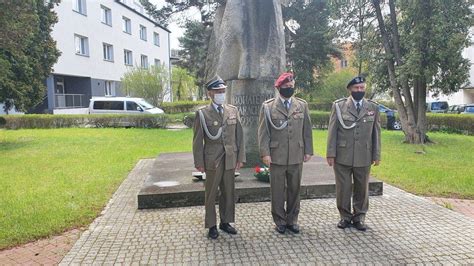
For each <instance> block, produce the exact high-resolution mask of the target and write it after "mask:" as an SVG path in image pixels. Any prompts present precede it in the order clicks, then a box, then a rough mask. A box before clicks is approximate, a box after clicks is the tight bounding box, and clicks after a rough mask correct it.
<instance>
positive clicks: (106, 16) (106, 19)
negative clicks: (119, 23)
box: [100, 6, 112, 26]
mask: <svg viewBox="0 0 474 266" xmlns="http://www.w3.org/2000/svg"><path fill="white" fill-rule="evenodd" d="M100 10H101V11H100V12H101V14H102V17H101V19H102V23H104V24H107V25H109V26H112V10H110V8H108V7H105V6H100Z"/></svg>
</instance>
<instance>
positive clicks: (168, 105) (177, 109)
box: [160, 101, 209, 114]
mask: <svg viewBox="0 0 474 266" xmlns="http://www.w3.org/2000/svg"><path fill="white" fill-rule="evenodd" d="M208 104H209V101H179V102H163V103H162V104H161V106H160V108H161V109H163V111H165V113H166V114H177V113H189V112H194V111H196V110H197V109H198V108H199V107H201V106H204V105H208Z"/></svg>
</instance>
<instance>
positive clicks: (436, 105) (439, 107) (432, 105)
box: [426, 101, 449, 113]
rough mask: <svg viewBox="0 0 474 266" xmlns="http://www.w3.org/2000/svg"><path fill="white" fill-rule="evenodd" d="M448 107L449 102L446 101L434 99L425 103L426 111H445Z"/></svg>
mask: <svg viewBox="0 0 474 266" xmlns="http://www.w3.org/2000/svg"><path fill="white" fill-rule="evenodd" d="M448 109H449V104H448V102H446V101H436V102H428V103H426V111H427V112H431V113H446V112H447V111H448Z"/></svg>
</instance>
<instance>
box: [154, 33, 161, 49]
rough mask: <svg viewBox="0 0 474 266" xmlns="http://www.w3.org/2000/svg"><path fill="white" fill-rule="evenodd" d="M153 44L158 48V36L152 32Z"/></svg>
mask: <svg viewBox="0 0 474 266" xmlns="http://www.w3.org/2000/svg"><path fill="white" fill-rule="evenodd" d="M153 43H154V44H155V45H156V46H160V34H158V33H156V32H153Z"/></svg>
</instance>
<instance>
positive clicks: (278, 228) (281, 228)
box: [275, 225, 286, 234]
mask: <svg viewBox="0 0 474 266" xmlns="http://www.w3.org/2000/svg"><path fill="white" fill-rule="evenodd" d="M275 230H276V231H277V232H278V233H280V234H284V233H285V231H286V226H285V225H276V226H275Z"/></svg>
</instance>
